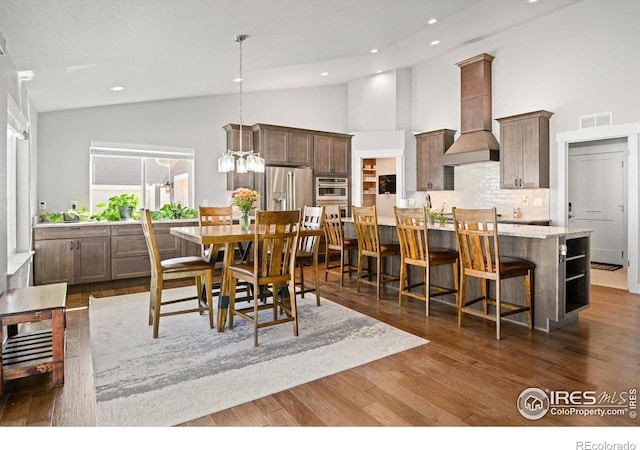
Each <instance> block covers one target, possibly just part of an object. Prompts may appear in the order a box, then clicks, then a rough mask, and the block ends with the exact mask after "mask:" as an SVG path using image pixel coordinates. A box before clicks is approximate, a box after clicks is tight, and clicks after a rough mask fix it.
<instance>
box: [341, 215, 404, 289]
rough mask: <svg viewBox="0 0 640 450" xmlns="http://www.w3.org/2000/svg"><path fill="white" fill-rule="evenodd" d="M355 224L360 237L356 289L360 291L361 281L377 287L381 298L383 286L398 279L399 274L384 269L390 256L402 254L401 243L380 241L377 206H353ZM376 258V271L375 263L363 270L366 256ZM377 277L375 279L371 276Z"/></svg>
mask: <svg viewBox="0 0 640 450" xmlns="http://www.w3.org/2000/svg"><path fill="white" fill-rule="evenodd" d="M351 213H352V215H353V224H354V225H355V228H356V236H357V238H358V281H357V285H356V290H357V291H358V292H360V283H365V284H369V285H372V286H375V287H376V293H377V295H378V298H380V290H381V286H383V285H385V284H387V283H391V282H394V281H398V280H399V279H400V277H399V276H395V275H391V274H388V273H386V272H385V271H384V262H385V259H386V258H388V257H390V256H395V255H400V245H399V244H395V243H383V242H381V241H380V230H379V228H378V215H377V212H376V207H375V206H355V205H354V206H352V207H351ZM365 257H366V258H368V261H371V259H374V258H375V260H376V263H375V264H376V266H375V271H374V270H373V267H372V266H373V264H371V263H370V262H369V263H368V264H367V272H365V273H363V271H362V262H363V259H364V258H365ZM372 277H375V281H371V278H372Z"/></svg>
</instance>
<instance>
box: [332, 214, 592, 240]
mask: <svg viewBox="0 0 640 450" xmlns="http://www.w3.org/2000/svg"><path fill="white" fill-rule="evenodd" d="M345 221H347V222H353V218H352V217H348V218H346V219H345ZM378 225H381V226H389V227H395V226H396V220H395V218H394V217H390V216H378ZM429 229H431V230H440V231H451V232H453V231H455V230H454V228H453V224H451V223H446V224H443V225H440V224H429ZM592 232H593V230H592V229H589V228H568V227H550V226H543V225H517V224H508V223H498V235H500V236H513V237H524V238H533V239H549V238H556V237H559V236H564V237H571V238H573V237H582V236H588V235H590V234H591V233H592Z"/></svg>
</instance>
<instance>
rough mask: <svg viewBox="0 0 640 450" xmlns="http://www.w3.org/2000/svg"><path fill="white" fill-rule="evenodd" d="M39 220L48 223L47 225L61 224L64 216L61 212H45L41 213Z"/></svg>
mask: <svg viewBox="0 0 640 450" xmlns="http://www.w3.org/2000/svg"><path fill="white" fill-rule="evenodd" d="M40 220H41V221H42V222H49V223H62V222H63V221H64V214H63V213H61V212H59V213H49V212H46V211H41V212H40Z"/></svg>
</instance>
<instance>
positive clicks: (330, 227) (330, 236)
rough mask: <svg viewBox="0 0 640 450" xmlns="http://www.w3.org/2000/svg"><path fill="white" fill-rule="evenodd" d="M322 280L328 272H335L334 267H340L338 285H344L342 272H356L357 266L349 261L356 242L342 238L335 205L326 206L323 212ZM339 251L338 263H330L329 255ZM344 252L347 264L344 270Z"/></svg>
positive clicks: (338, 212)
mask: <svg viewBox="0 0 640 450" xmlns="http://www.w3.org/2000/svg"><path fill="white" fill-rule="evenodd" d="M324 236H325V252H324V281H327V279H328V276H329V273H335V272H336V271H335V269H337V268H340V272H338V273H339V274H340V286H341V287H342V286H344V274H345V273H348V274H349V277H351V273H352V272H357V267H355V266H354V265H353V264H352V263H351V251H355V250H357V249H358V242H357V241H354V240H352V239H345V238H344V225H343V223H342V217H341V216H340V209H339V208H338V207H337V206H327V207H326V208H325V214H324ZM335 253H339V254H340V263H339V264H336V263H332V262H331V255H332V254H335ZM345 254H346V256H347V265H346V270H345Z"/></svg>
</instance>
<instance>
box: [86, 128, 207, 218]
mask: <svg viewBox="0 0 640 450" xmlns="http://www.w3.org/2000/svg"><path fill="white" fill-rule="evenodd" d="M95 156H107V157H110V156H112V157H124V158H140V159H141V171H142V173H141V185H140V190H141V192H142V193H143V195H142V198H140V207H141V208H145V207H146V204H147V201H148V199H147V195H146V185H147V180H146V172H147V171H146V161H147V160H149V159H171V160H185V161H189V162H190V164H191V169H190V173H191V177H190V180H189V205H183V206H188V207H190V208H194V206H193V205H194V204H195V149H193V148H190V147H168V146H158V145H145V144H129V143H114V142H99V141H91V142H90V145H89V183H90V185H89V203H90V208H89V209H90V210H91V211H93V208H94V207H95V201H94V198H93V196H94V192H93V179H94V173H93V168H94V157H95Z"/></svg>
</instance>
